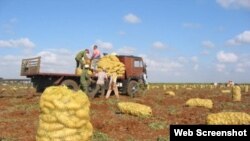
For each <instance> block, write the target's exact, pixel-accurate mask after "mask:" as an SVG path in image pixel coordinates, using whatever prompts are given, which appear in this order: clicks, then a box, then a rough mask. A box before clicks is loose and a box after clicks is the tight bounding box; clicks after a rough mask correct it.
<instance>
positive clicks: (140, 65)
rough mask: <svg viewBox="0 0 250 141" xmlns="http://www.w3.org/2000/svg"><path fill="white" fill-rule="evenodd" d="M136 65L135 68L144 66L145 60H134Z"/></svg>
mask: <svg viewBox="0 0 250 141" xmlns="http://www.w3.org/2000/svg"><path fill="white" fill-rule="evenodd" d="M134 67H135V68H142V67H143V62H142V61H141V60H134Z"/></svg>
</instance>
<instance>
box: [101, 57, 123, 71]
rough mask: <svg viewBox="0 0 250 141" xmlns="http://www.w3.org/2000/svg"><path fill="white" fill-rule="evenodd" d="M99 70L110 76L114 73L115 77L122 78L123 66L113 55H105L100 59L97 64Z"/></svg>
mask: <svg viewBox="0 0 250 141" xmlns="http://www.w3.org/2000/svg"><path fill="white" fill-rule="evenodd" d="M97 66H98V68H99V69H103V70H106V72H107V74H108V75H109V76H110V75H111V74H112V73H116V74H117V76H123V75H124V73H125V66H124V64H123V63H122V62H120V60H119V59H118V58H117V57H116V56H115V55H106V56H104V57H102V58H101V59H100V60H99V62H98V63H97Z"/></svg>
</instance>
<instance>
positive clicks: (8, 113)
mask: <svg viewBox="0 0 250 141" xmlns="http://www.w3.org/2000/svg"><path fill="white" fill-rule="evenodd" d="M0 90H1V89H0ZM2 90H3V89H2ZM165 91H166V90H165ZM165 91H164V90H163V89H162V88H156V89H151V90H148V91H147V92H146V94H145V95H144V96H139V97H136V98H131V97H129V96H125V95H123V96H121V98H120V100H119V101H132V102H137V103H141V104H145V105H148V106H150V107H151V108H152V110H153V116H152V117H150V118H140V117H135V116H132V115H126V114H122V113H120V111H119V110H118V109H117V106H116V104H117V102H118V101H117V100H116V99H115V97H114V96H111V97H110V99H109V100H105V99H102V98H99V97H97V98H95V99H94V100H92V101H91V107H90V110H91V112H90V116H91V123H92V125H93V127H94V136H93V139H92V140H93V141H105V140H106V141H110V140H111V141H141V140H143V141H145V140H146V141H156V140H158V141H164V140H169V125H170V124H206V116H207V115H208V114H209V113H217V112H221V111H239V112H246V113H248V114H249V113H250V92H247V93H246V92H244V91H243V92H242V93H241V94H242V101H241V102H233V101H232V96H231V94H225V93H222V92H221V89H219V88H217V89H210V88H203V89H199V88H197V89H191V90H187V89H184V88H181V89H178V90H173V91H174V92H175V93H176V95H175V96H170V95H165ZM32 93H33V91H31V90H28V89H26V90H12V91H11V92H8V91H1V93H0V141H16V140H18V141H35V135H36V130H37V126H38V116H39V112H40V111H39V98H40V95H41V93H35V94H34V95H33V96H32ZM196 97H199V98H209V99H211V100H212V101H213V108H212V109H206V108H203V107H188V106H185V102H186V101H187V100H188V99H189V98H196Z"/></svg>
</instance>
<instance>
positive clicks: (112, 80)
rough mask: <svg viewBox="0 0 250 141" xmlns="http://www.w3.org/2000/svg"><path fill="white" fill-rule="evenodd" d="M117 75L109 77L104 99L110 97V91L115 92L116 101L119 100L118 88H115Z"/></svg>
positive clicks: (113, 74)
mask: <svg viewBox="0 0 250 141" xmlns="http://www.w3.org/2000/svg"><path fill="white" fill-rule="evenodd" d="M116 82H117V74H116V73H112V75H111V76H110V81H109V89H108V91H107V94H106V99H108V98H109V96H110V93H111V92H112V91H114V92H115V96H116V98H117V99H119V92H118V87H117V83H116Z"/></svg>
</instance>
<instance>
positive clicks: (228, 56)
mask: <svg viewBox="0 0 250 141" xmlns="http://www.w3.org/2000/svg"><path fill="white" fill-rule="evenodd" d="M217 60H218V61H219V62H222V63H234V62H237V60H238V56H237V55H235V54H234V53H225V52H224V51H220V52H219V53H217Z"/></svg>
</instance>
